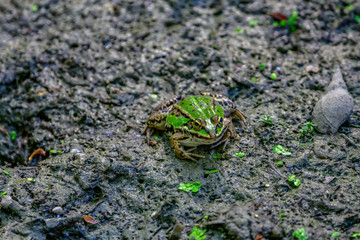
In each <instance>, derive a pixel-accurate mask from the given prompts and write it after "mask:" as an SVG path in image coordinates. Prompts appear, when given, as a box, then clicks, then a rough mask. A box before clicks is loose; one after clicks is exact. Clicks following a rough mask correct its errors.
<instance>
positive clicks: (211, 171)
mask: <svg viewBox="0 0 360 240" xmlns="http://www.w3.org/2000/svg"><path fill="white" fill-rule="evenodd" d="M218 171H219V170H217V169H214V170H210V171H206V172H205V174H210V173H217V172H218Z"/></svg>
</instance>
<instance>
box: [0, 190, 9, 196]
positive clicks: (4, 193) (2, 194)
mask: <svg viewBox="0 0 360 240" xmlns="http://www.w3.org/2000/svg"><path fill="white" fill-rule="evenodd" d="M7 193H8V191H5V192H2V193H1V194H0V197H1V196H4V195H6V194H7Z"/></svg>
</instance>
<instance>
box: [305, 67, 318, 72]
mask: <svg viewBox="0 0 360 240" xmlns="http://www.w3.org/2000/svg"><path fill="white" fill-rule="evenodd" d="M306 71H307V72H308V73H318V72H319V68H318V67H314V66H313V65H307V66H306Z"/></svg>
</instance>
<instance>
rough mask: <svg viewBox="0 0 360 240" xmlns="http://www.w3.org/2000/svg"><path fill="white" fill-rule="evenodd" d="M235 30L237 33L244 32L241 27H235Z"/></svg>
mask: <svg viewBox="0 0 360 240" xmlns="http://www.w3.org/2000/svg"><path fill="white" fill-rule="evenodd" d="M236 32H237V33H238V34H243V33H244V32H245V29H243V28H237V29H236Z"/></svg>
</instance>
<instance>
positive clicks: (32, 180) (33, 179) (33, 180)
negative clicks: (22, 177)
mask: <svg viewBox="0 0 360 240" xmlns="http://www.w3.org/2000/svg"><path fill="white" fill-rule="evenodd" d="M27 180H28V181H30V182H35V178H28V179H27Z"/></svg>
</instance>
